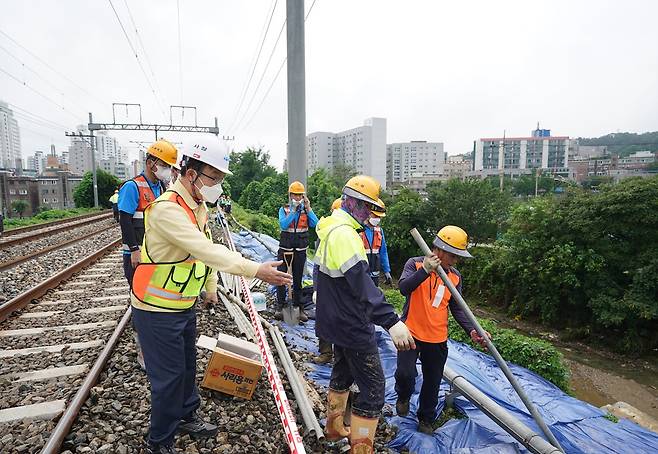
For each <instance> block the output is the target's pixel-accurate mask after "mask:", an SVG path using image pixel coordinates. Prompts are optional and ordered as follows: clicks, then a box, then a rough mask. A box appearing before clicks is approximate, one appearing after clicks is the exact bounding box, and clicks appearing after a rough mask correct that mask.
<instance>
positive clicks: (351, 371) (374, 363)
mask: <svg viewBox="0 0 658 454" xmlns="http://www.w3.org/2000/svg"><path fill="white" fill-rule="evenodd" d="M355 382H356V384H357V386H358V387H359V391H360V392H359V393H358V395H357V397H356V400H355V401H354V402H352V413H354V414H355V415H357V416H361V417H364V418H379V416H380V414H381V411H382V407H383V406H384V391H385V385H386V381H385V379H384V371H383V370H382V362H381V360H380V359H379V351H378V350H377V349H376V348H375V349H374V350H372V351H369V352H359V351H356V350H352V349H350V348H345V347H339V346H338V345H334V367H333V368H332V369H331V379H330V380H329V388H331V389H332V390H334V391H337V392H344V391H347V390H348V389H349V388H350V386H352V383H355Z"/></svg>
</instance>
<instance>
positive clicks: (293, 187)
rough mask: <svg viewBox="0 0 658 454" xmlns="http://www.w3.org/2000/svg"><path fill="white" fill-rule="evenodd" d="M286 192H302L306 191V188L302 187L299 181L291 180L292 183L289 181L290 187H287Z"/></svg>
mask: <svg viewBox="0 0 658 454" xmlns="http://www.w3.org/2000/svg"><path fill="white" fill-rule="evenodd" d="M288 193H290V194H304V193H306V189H305V188H304V185H303V184H302V183H301V182H300V181H293V182H292V183H290V187H289V188H288Z"/></svg>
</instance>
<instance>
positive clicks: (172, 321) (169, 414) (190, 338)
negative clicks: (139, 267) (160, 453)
mask: <svg viewBox="0 0 658 454" xmlns="http://www.w3.org/2000/svg"><path fill="white" fill-rule="evenodd" d="M132 313H133V320H134V322H135V327H136V328H137V334H138V336H139V341H140V343H141V345H142V351H143V352H144V362H145V363H146V375H147V376H148V379H149V382H150V383H151V427H150V431H149V441H150V442H151V443H154V444H167V443H170V442H172V441H173V439H174V435H175V434H176V430H177V429H178V425H179V424H180V422H181V420H182V419H185V420H189V419H190V418H191V416H192V414H193V413H194V411H195V410H196V409H197V408H199V405H200V399H199V393H198V391H197V387H196V380H195V376H196V345H195V343H196V310H195V309H194V308H192V309H189V310H186V311H183V312H150V311H143V310H140V309H135V308H134V307H133V312H132Z"/></svg>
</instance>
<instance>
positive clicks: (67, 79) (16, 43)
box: [0, 30, 106, 104]
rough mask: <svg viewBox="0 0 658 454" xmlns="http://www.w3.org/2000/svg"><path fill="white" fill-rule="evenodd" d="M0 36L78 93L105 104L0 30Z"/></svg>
mask: <svg viewBox="0 0 658 454" xmlns="http://www.w3.org/2000/svg"><path fill="white" fill-rule="evenodd" d="M0 34H2V35H4V36H5V37H6V38H7V39H8V40H10V41H11V42H12V43H14V44H15V45H16V46H18V47H20V48H21V49H23V50H24V51H25V52H27V53H28V54H29V55H31V56H32V58H34V59H36V60H37V61H39V62H40V63H41V64H42V65H44V66H45V67H46V68H48V69H50V70H51V71H52V72H54V73H55V74H57V75H58V76H59V77H61V78H62V79H64V80H66V81H67V82H69V83H70V84H71V85H73V86H74V87H76V88H77V89H78V90H80V91H82V92H84V93H86V94H87V95H89V96H90V97H92V98H94V100H96V101H97V102H99V103H100V104H106V103H105V101H102V100H101V99H99V98H97V97H96V96H95V95H94V94H93V93H91V92H89V91H88V90H86V89H85V88H83V87H81V86H80V85H79V84H78V83H76V82H75V81H73V80H72V79H70V78H69V77H67V76H65V75H64V74H62V73H61V72H60V71H58V70H56V69H55V68H53V67H52V66H51V65H49V64H48V63H47V62H46V61H45V60H43V59H42V58H41V57H39V56H38V55H36V54H35V53H34V52H32V51H30V50H29V49H27V48H26V47H25V46H23V45H21V44H20V43H19V42H18V41H16V40H15V39H14V38H12V37H11V36H9V35H8V34H7V33H5V32H3V31H2V30H0Z"/></svg>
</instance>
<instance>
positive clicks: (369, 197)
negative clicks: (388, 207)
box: [343, 175, 381, 206]
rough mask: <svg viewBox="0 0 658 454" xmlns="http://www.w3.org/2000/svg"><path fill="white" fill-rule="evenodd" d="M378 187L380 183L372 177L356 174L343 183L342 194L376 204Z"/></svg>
mask: <svg viewBox="0 0 658 454" xmlns="http://www.w3.org/2000/svg"><path fill="white" fill-rule="evenodd" d="M380 189H381V185H380V184H379V182H378V181H377V180H375V179H374V178H373V177H370V176H368V175H357V176H355V177H352V178H350V179H349V180H348V181H347V183H345V186H344V187H343V194H345V195H346V196H349V197H354V198H355V199H359V200H363V201H365V202H368V203H370V204H372V205H375V206H378V205H377V201H378V200H379V191H380Z"/></svg>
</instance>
